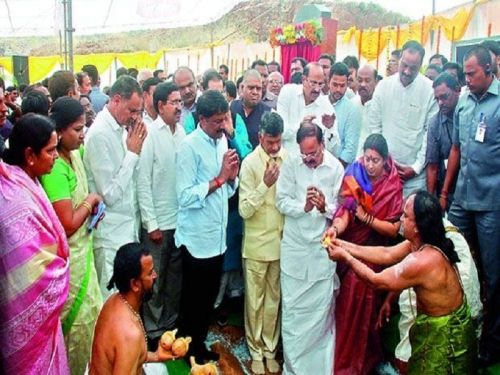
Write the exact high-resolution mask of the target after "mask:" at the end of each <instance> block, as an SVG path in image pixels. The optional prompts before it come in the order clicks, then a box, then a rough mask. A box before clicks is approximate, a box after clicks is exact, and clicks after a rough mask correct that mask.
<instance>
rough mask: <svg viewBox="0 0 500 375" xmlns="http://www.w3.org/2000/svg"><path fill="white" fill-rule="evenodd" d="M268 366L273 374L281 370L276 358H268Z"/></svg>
mask: <svg viewBox="0 0 500 375" xmlns="http://www.w3.org/2000/svg"><path fill="white" fill-rule="evenodd" d="M266 366H267V369H268V370H269V372H272V373H273V374H274V373H276V372H279V371H280V369H281V368H280V364H279V363H278V362H277V361H276V360H275V359H274V358H266Z"/></svg>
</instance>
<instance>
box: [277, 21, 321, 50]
mask: <svg viewBox="0 0 500 375" xmlns="http://www.w3.org/2000/svg"><path fill="white" fill-rule="evenodd" d="M322 40H323V26H322V25H321V22H319V21H318V20H310V21H306V22H303V23H298V24H295V25H292V24H290V25H285V26H283V27H276V28H274V29H272V30H271V33H270V35H269V43H271V46H272V47H277V46H281V45H287V44H295V43H300V42H305V41H309V42H311V44H312V45H318V44H321V42H322Z"/></svg>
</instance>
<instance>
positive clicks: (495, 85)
mask: <svg viewBox="0 0 500 375" xmlns="http://www.w3.org/2000/svg"><path fill="white" fill-rule="evenodd" d="M499 89H500V84H499V82H498V79H496V77H493V81H491V84H490V87H488V90H486V92H485V93H484V94H483V96H482V97H480V98H478V97H477V96H476V95H475V94H473V93H472V92H470V91H468V92H467V94H468V95H469V96H470V97H471V98H472V99H474V100H475V101H476V102H479V101H481V100H484V99H485V98H486V97H488V96H489V95H490V94H491V95H495V96H498V95H500V93H499V91H498V90H499Z"/></svg>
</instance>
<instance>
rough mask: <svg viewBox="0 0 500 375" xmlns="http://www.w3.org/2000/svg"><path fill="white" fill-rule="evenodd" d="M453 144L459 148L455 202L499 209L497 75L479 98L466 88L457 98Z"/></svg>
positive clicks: (499, 86)
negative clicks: (482, 129)
mask: <svg viewBox="0 0 500 375" xmlns="http://www.w3.org/2000/svg"><path fill="white" fill-rule="evenodd" d="M481 115H482V116H483V121H484V122H485V124H486V131H485V134H484V140H483V142H478V141H476V140H475V138H476V131H477V128H478V124H479V122H480V119H481ZM453 144H454V145H455V146H457V147H459V148H460V171H459V173H458V180H457V185H456V188H455V203H457V204H458V205H460V206H461V207H463V208H464V209H466V210H473V211H496V210H500V194H499V190H498V189H499V186H500V84H499V82H498V80H497V79H496V78H493V82H492V83H491V85H490V87H489V88H488V90H487V92H486V93H485V94H484V95H483V96H482V97H481V98H477V97H476V96H475V95H474V94H472V93H471V92H467V93H465V94H464V95H462V96H461V97H460V99H459V100H458V104H457V108H456V109H455V115H454V119H453Z"/></svg>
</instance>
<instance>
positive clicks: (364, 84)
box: [351, 64, 377, 158]
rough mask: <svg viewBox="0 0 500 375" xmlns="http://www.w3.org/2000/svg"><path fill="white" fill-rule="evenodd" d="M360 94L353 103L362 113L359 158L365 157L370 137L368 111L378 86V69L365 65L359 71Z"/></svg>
mask: <svg viewBox="0 0 500 375" xmlns="http://www.w3.org/2000/svg"><path fill="white" fill-rule="evenodd" d="M357 79H358V93H357V94H356V96H355V97H354V98H352V99H351V101H352V102H353V103H354V104H356V105H357V106H358V108H359V110H360V113H361V131H360V134H359V144H358V152H357V154H356V155H357V157H358V158H359V157H360V156H361V155H363V144H364V143H365V140H366V137H368V135H369V133H368V110H369V108H370V105H371V100H372V97H373V92H374V91H375V86H376V85H377V69H375V68H374V67H373V66H371V65H368V64H367V65H364V66H362V67H361V68H360V69H359V70H358V75H357Z"/></svg>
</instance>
